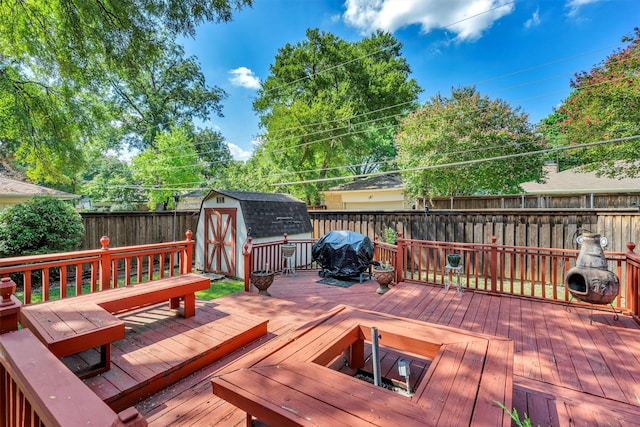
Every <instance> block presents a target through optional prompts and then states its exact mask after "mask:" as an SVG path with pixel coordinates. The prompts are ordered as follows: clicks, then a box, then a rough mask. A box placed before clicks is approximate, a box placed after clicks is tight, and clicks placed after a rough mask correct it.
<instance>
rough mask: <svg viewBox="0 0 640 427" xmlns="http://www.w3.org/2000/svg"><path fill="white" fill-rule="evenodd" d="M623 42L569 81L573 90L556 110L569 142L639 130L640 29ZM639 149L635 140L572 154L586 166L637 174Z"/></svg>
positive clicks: (632, 133) (634, 133)
mask: <svg viewBox="0 0 640 427" xmlns="http://www.w3.org/2000/svg"><path fill="white" fill-rule="evenodd" d="M623 42H627V43H628V45H627V46H626V47H624V48H623V49H619V50H617V51H615V52H614V53H613V54H611V55H610V56H608V57H607V58H606V59H605V60H604V61H603V62H602V63H600V64H598V65H596V66H594V67H593V68H592V69H591V70H589V71H581V72H579V73H576V75H575V77H574V78H573V79H572V80H571V88H572V91H571V93H570V94H569V97H568V98H567V99H566V100H565V101H564V102H563V104H562V106H561V107H560V108H559V110H558V111H559V112H560V113H561V114H563V115H564V116H565V117H566V118H565V119H564V120H563V121H561V122H560V123H559V124H560V126H561V129H562V132H563V134H564V135H565V136H566V139H567V142H568V144H569V145H571V144H582V143H588V142H598V141H606V140H611V139H615V138H620V137H629V136H637V135H639V134H640V125H639V124H640V108H638V106H640V75H639V74H638V71H639V70H640V29H638V28H636V29H635V30H634V35H633V36H629V37H625V38H624V39H623ZM572 151H573V150H572ZM638 152H640V139H634V140H631V141H628V142H624V143H607V144H603V145H596V146H593V147H590V148H589V149H588V150H582V151H581V152H579V153H577V154H574V156H580V157H581V161H582V163H584V164H588V166H587V169H590V170H599V171H600V172H603V173H606V174H608V175H610V176H637V175H638V174H639V173H640V164H638V162H637V159H638ZM618 160H622V161H625V162H623V163H619V162H617V163H616V161H618Z"/></svg>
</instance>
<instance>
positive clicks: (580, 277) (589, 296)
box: [565, 233, 620, 304]
mask: <svg viewBox="0 0 640 427" xmlns="http://www.w3.org/2000/svg"><path fill="white" fill-rule="evenodd" d="M582 237H583V241H582V247H581V248H580V253H579V254H578V259H577V260H576V266H575V267H573V268H571V269H570V270H569V271H567V275H566V277H565V283H566V284H567V287H568V288H569V292H571V294H572V295H573V296H574V297H575V298H577V299H579V300H581V301H584V302H589V303H591V304H610V303H611V301H613V300H614V299H616V297H617V296H618V293H619V292H620V281H619V280H618V276H616V274H615V273H613V272H612V271H609V270H608V269H607V259H606V258H605V256H604V251H603V249H602V246H601V245H600V235H599V234H596V233H584V234H583V235H582Z"/></svg>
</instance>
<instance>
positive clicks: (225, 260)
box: [195, 190, 313, 278]
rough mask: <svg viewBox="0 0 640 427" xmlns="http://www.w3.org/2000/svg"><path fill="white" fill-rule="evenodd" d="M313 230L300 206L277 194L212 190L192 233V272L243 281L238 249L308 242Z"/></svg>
mask: <svg viewBox="0 0 640 427" xmlns="http://www.w3.org/2000/svg"><path fill="white" fill-rule="evenodd" d="M312 232H313V227H312V225H311V219H310V217H309V212H308V211H307V206H306V204H305V203H304V202H302V201H300V200H298V199H296V198H294V197H292V196H289V195H287V194H278V193H257V192H250V191H227V190H212V191H210V192H209V194H207V195H206V196H205V197H204V199H203V200H202V204H201V206H200V214H199V217H198V226H197V229H196V238H195V240H196V249H195V268H196V269H198V270H202V271H203V272H205V273H216V274H223V275H225V276H231V277H239V278H244V277H243V276H244V259H243V257H242V247H243V246H244V244H245V242H246V241H247V238H248V236H251V237H252V239H253V242H254V243H258V242H263V241H271V240H277V239H282V236H283V234H284V233H287V235H288V237H289V238H292V239H296V238H311V237H312Z"/></svg>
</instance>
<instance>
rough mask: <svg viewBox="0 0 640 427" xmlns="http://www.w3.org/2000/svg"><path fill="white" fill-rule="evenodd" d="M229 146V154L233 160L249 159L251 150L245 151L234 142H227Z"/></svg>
mask: <svg viewBox="0 0 640 427" xmlns="http://www.w3.org/2000/svg"><path fill="white" fill-rule="evenodd" d="M227 145H228V146H229V151H231V155H232V156H233V158H234V159H235V160H244V161H246V160H249V158H250V157H251V154H252V153H251V151H247V150H244V149H242V148H241V147H239V146H237V145H236V144H232V143H230V142H228V143H227Z"/></svg>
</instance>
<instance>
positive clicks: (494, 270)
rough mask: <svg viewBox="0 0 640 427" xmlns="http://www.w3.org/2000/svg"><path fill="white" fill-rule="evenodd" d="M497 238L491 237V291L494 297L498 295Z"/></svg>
mask: <svg viewBox="0 0 640 427" xmlns="http://www.w3.org/2000/svg"><path fill="white" fill-rule="evenodd" d="M497 240H498V238H497V237H496V236H491V263H490V268H491V291H490V292H489V293H490V294H492V295H498V245H496V241H497Z"/></svg>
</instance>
